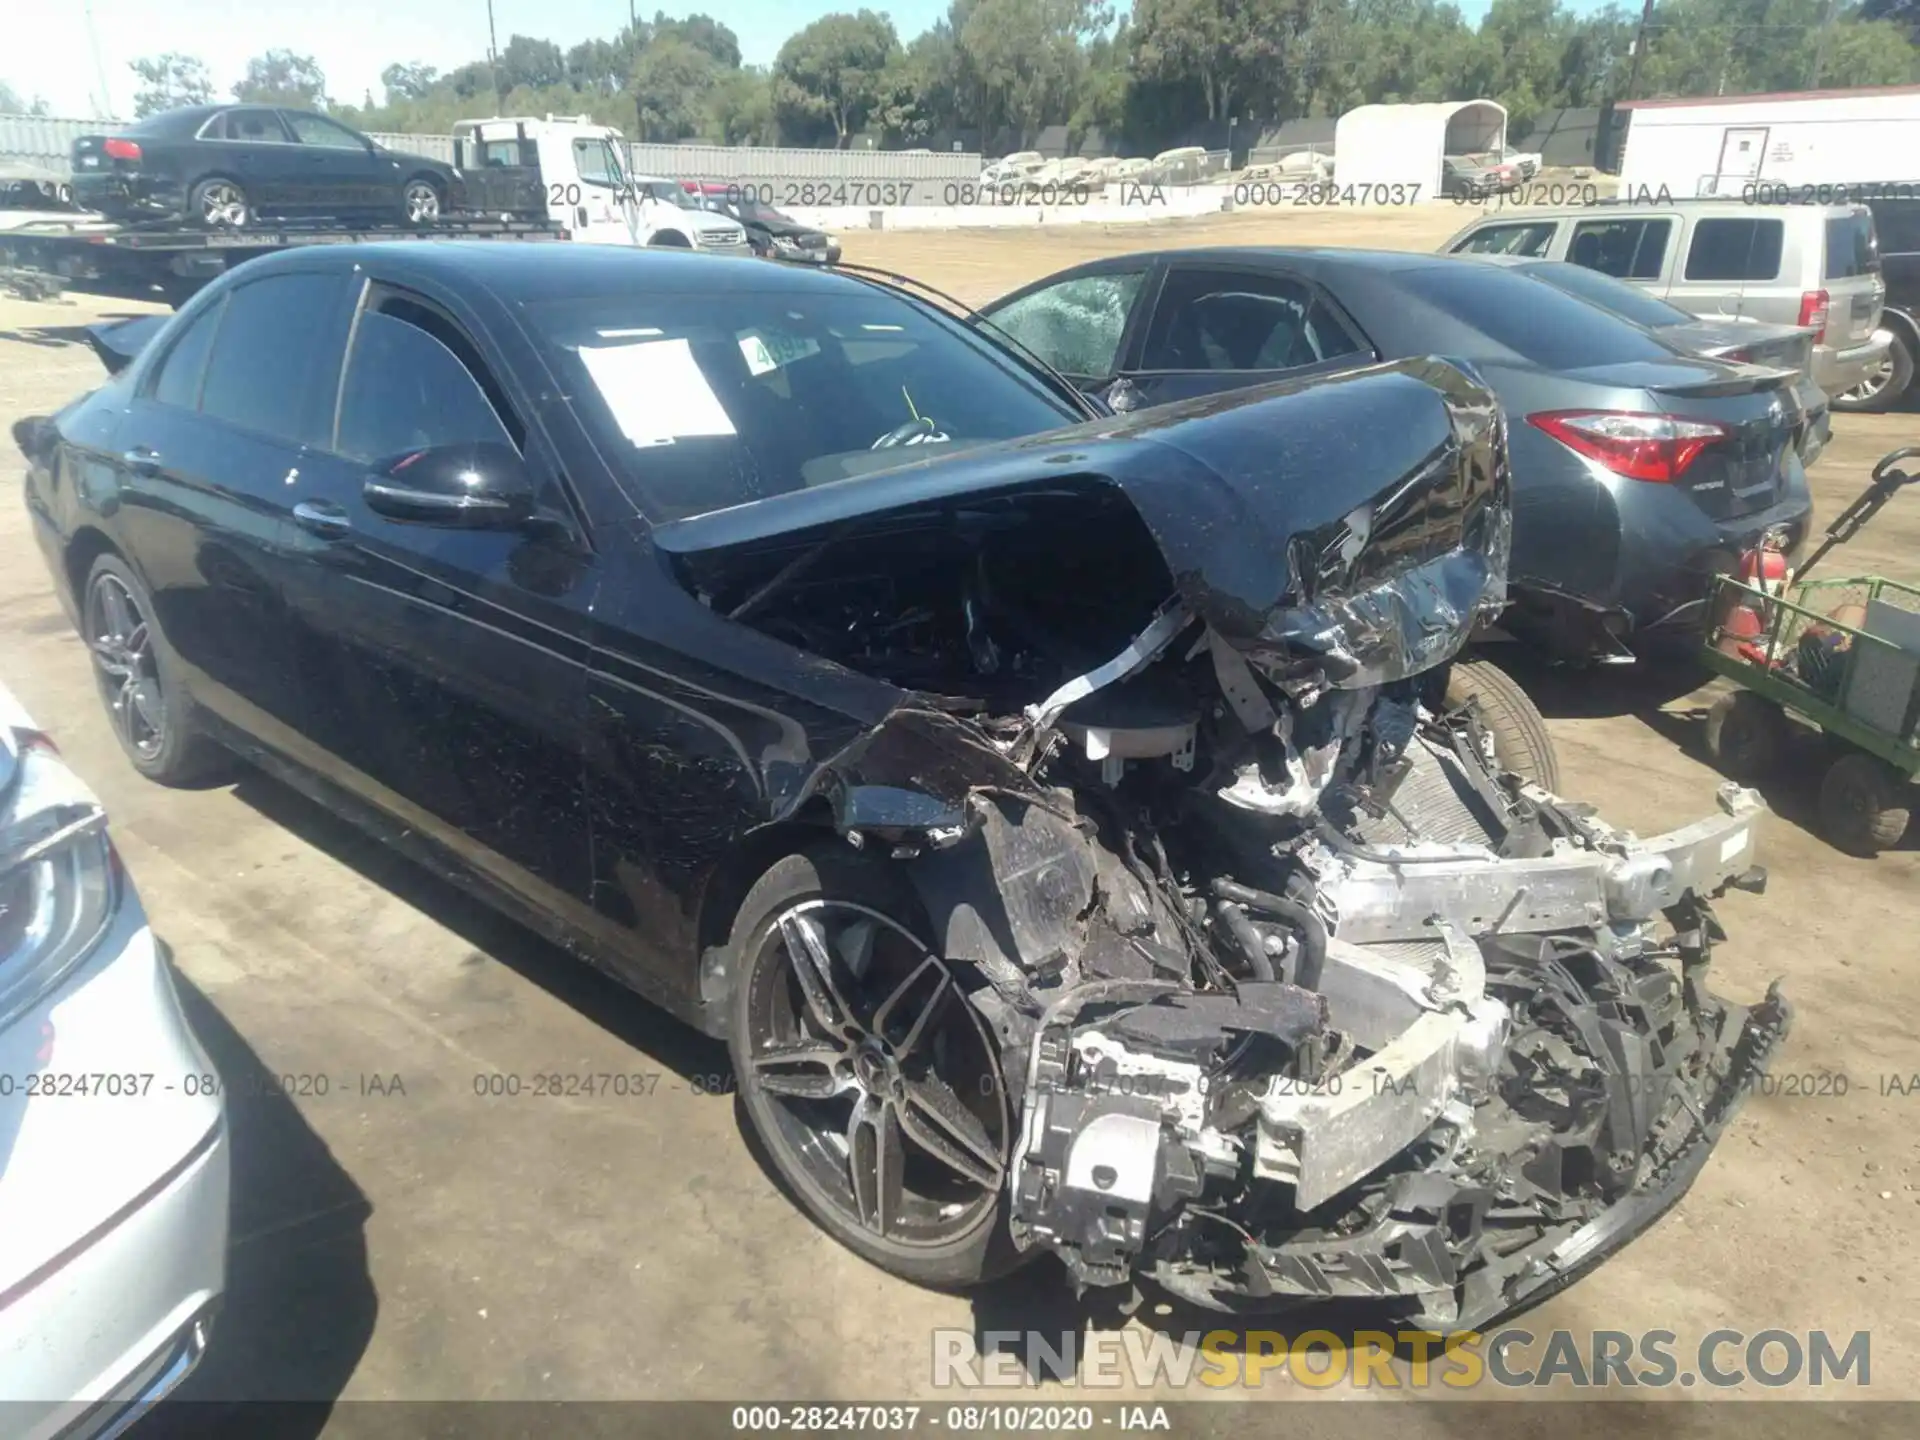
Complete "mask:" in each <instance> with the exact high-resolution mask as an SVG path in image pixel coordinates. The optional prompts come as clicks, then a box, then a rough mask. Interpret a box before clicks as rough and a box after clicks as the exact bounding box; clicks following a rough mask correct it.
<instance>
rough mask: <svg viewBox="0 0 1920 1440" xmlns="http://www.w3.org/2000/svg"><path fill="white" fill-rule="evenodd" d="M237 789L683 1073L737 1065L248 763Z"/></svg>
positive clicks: (619, 987) (572, 958) (614, 983)
mask: <svg viewBox="0 0 1920 1440" xmlns="http://www.w3.org/2000/svg"><path fill="white" fill-rule="evenodd" d="M233 794H234V797H235V798H236V799H238V800H241V801H242V802H244V803H245V804H247V805H249V806H251V807H252V808H253V809H254V810H256V811H258V812H259V813H260V814H261V815H262V816H263V817H265V818H266V819H268V820H271V821H272V822H273V823H274V824H276V825H278V826H280V827H281V828H283V829H285V830H287V831H289V832H290V833H292V834H294V835H296V836H298V837H299V838H300V839H301V840H303V841H305V842H306V843H307V844H309V845H311V846H313V847H314V848H316V849H318V850H322V851H324V852H325V853H326V854H328V855H330V856H331V857H332V858H333V859H335V860H337V861H339V862H340V863H341V864H343V865H346V866H348V867H349V868H351V869H353V870H354V871H356V872H357V873H358V874H360V875H361V876H362V877H363V878H365V879H366V880H368V881H370V882H372V883H373V884H375V885H377V886H379V887H380V888H381V889H382V890H384V891H386V892H387V893H388V894H390V895H392V896H393V897H394V898H395V899H397V900H399V901H401V902H402V903H404V904H407V905H410V906H412V907H413V908H414V909H416V910H418V911H420V912H421V913H422V914H424V915H426V916H428V917H429V918H430V919H432V920H433V921H434V922H435V923H436V924H438V925H441V926H442V927H444V928H445V929H447V930H450V931H451V932H453V933H454V934H455V935H458V936H459V937H460V938H461V939H462V940H464V941H465V942H466V943H467V944H468V945H470V946H472V947H473V949H474V950H475V951H476V952H477V953H478V954H480V955H482V956H484V957H486V958H487V959H490V960H494V961H497V962H499V963H500V964H502V965H505V966H506V967H507V968H508V969H510V970H512V971H513V972H514V973H515V974H517V975H519V976H521V977H522V978H523V979H526V980H528V981H530V982H531V983H533V984H535V985H538V986H539V987H540V988H541V989H542V990H544V991H546V992H547V994H549V995H551V996H552V997H553V998H554V999H556V1000H558V1001H560V1003H561V1004H563V1005H566V1006H568V1007H569V1008H571V1009H573V1010H576V1011H578V1012H579V1013H580V1014H581V1015H584V1016H585V1017H586V1018H587V1019H589V1020H591V1021H592V1022H593V1023H594V1024H596V1025H598V1026H599V1027H600V1028H601V1029H603V1030H605V1031H607V1032H608V1033H609V1034H611V1035H613V1036H615V1037H616V1038H618V1039H619V1040H621V1041H622V1042H624V1043H625V1044H627V1045H629V1046H631V1047H632V1048H633V1049H635V1050H637V1051H640V1052H641V1053H643V1054H645V1055H646V1056H648V1057H649V1058H650V1059H652V1060H655V1061H658V1062H659V1063H660V1064H661V1065H664V1066H666V1067H667V1068H668V1069H670V1070H672V1071H673V1072H674V1073H675V1074H676V1075H678V1076H679V1077H680V1078H681V1079H683V1080H692V1079H694V1078H695V1077H699V1078H700V1079H701V1080H702V1081H703V1082H704V1081H706V1080H708V1079H711V1077H713V1076H715V1075H716V1074H725V1073H726V1072H727V1071H728V1069H729V1066H728V1061H727V1048H726V1046H725V1045H723V1044H722V1043H720V1042H719V1041H717V1040H713V1039H710V1038H709V1037H707V1036H705V1035H703V1034H701V1033H700V1032H699V1031H697V1030H695V1029H694V1028H693V1027H692V1026H690V1025H688V1024H686V1023H684V1022H683V1021H681V1020H679V1019H677V1018H675V1017H674V1016H672V1015H670V1014H668V1013H667V1012H666V1011H665V1010H663V1009H662V1008H660V1007H659V1006H658V1005H656V1004H654V1003H653V1002H652V1001H650V1000H647V999H646V998H644V997H643V996H641V995H639V994H637V993H636V992H634V991H633V990H630V989H629V988H627V987H626V986H625V985H623V984H621V983H620V982H619V981H618V980H616V979H614V978H613V977H612V976H610V975H608V974H606V973H605V972H604V971H601V970H598V969H595V968H594V967H593V966H592V965H591V964H589V963H588V962H587V961H585V960H583V959H582V958H581V957H580V956H578V955H574V954H571V953H569V952H568V951H566V950H565V949H563V948H561V947H560V946H558V945H555V944H553V943H552V942H551V941H549V940H547V939H545V938H543V937H542V936H540V935H538V934H536V933H534V932H533V931H532V930H529V929H528V928H527V927H526V926H524V925H522V924H520V923H519V922H518V921H516V920H514V919H512V918H511V917H510V916H507V915H503V914H501V913H500V912H499V911H498V910H495V909H494V908H493V907H492V906H490V905H488V904H487V903H486V902H485V901H483V900H480V899H478V898H476V897H475V896H473V895H471V894H469V893H468V892H467V891H465V890H463V889H461V888H460V887H459V886H457V885H455V884H454V883H453V882H452V881H451V880H446V879H442V878H441V877H440V876H438V875H436V874H434V873H433V872H432V871H430V870H428V869H427V868H426V867H425V866H423V865H421V864H419V863H417V862H416V861H414V860H412V859H410V858H409V857H407V856H406V855H403V854H401V853H400V852H399V851H398V850H395V849H393V848H392V847H391V846H389V845H387V844H385V843H384V842H383V841H381V840H379V839H377V838H376V837H374V836H372V835H369V834H368V833H367V832H366V831H364V830H361V829H360V828H359V827H358V826H356V825H354V824H353V823H352V822H351V821H348V820H344V819H342V818H341V817H339V816H338V815H335V814H334V813H333V812H332V811H330V810H328V809H326V808H325V807H323V806H322V805H320V804H319V803H318V802H317V801H315V800H312V799H310V798H309V797H308V796H306V795H304V794H302V793H300V792H299V791H297V790H295V789H293V788H292V787H291V786H289V785H286V784H284V783H282V782H281V781H279V780H277V779H274V778H273V777H271V776H269V775H267V774H265V773H264V772H262V771H259V770H255V769H252V768H251V767H246V768H244V769H242V771H241V773H240V775H239V778H238V779H237V780H236V781H235V783H234V786H233Z"/></svg>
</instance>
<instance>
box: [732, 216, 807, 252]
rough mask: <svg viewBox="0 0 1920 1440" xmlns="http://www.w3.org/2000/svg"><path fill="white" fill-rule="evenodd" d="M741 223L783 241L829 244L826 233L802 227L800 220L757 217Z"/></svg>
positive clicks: (805, 226)
mask: <svg viewBox="0 0 1920 1440" xmlns="http://www.w3.org/2000/svg"><path fill="white" fill-rule="evenodd" d="M740 223H741V224H743V225H745V226H746V227H747V228H748V229H749V230H760V231H764V232H765V233H766V234H767V235H769V236H776V235H777V236H779V237H780V238H781V239H783V240H810V241H813V242H815V243H817V244H820V245H825V244H826V243H827V237H826V234H825V232H824V231H821V230H820V229H818V228H816V227H815V226H812V225H802V224H801V223H800V222H799V221H798V220H767V219H763V218H761V217H759V216H756V217H755V218H753V219H752V220H743V221H741V222H740Z"/></svg>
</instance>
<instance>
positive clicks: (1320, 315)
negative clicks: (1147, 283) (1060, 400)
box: [1141, 269, 1364, 370]
mask: <svg viewBox="0 0 1920 1440" xmlns="http://www.w3.org/2000/svg"><path fill="white" fill-rule="evenodd" d="M1363 348H1364V347H1363V346H1362V345H1361V344H1360V342H1359V341H1358V340H1356V339H1354V337H1353V335H1352V333H1351V332H1350V331H1349V330H1348V329H1347V327H1346V326H1345V325H1343V324H1342V323H1341V322H1340V319H1339V317H1338V316H1336V315H1335V314H1334V313H1333V312H1332V311H1331V310H1329V309H1328V308H1327V306H1326V304H1325V303H1324V302H1323V301H1321V299H1320V298H1319V296H1318V295H1317V294H1316V293H1315V292H1314V290H1313V288H1312V287H1311V286H1309V285H1308V284H1306V283H1305V282H1304V281H1302V280H1299V279H1296V278H1295V277H1293V276H1290V275H1256V274H1251V273H1246V272H1236V271H1231V270H1187V269H1177V270H1175V271H1174V272H1173V273H1172V274H1171V275H1169V276H1168V277H1167V283H1166V285H1165V286H1164V287H1163V288H1162V290H1161V292H1160V299H1159V301H1158V302H1157V303H1156V305H1155V306H1154V312H1153V323H1152V325H1151V326H1150V327H1149V328H1148V330H1147V346H1146V353H1145V354H1144V355H1143V356H1142V358H1141V369H1143V370H1295V369H1300V368H1302V367H1304V366H1308V365H1318V364H1319V363H1320V362H1321V361H1323V360H1333V359H1337V358H1339V357H1340V356H1342V355H1354V354H1358V353H1360V352H1361V350H1362V349H1363Z"/></svg>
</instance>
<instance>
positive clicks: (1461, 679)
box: [1446, 660, 1560, 794]
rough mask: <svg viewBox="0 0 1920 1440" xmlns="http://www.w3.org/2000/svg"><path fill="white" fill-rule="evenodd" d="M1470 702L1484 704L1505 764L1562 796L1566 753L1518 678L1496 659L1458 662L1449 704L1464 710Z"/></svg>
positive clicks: (1486, 719)
mask: <svg viewBox="0 0 1920 1440" xmlns="http://www.w3.org/2000/svg"><path fill="white" fill-rule="evenodd" d="M1469 700H1474V701H1477V702H1478V703H1479V707H1480V719H1481V722H1482V723H1483V724H1484V725H1485V726H1486V728H1487V734H1488V735H1489V736H1490V737H1491V738H1492V740H1493V753H1494V758H1495V759H1496V760H1497V761H1499V763H1500V767H1501V768H1502V769H1503V770H1511V771H1512V772H1513V773H1514V774H1516V775H1519V776H1521V777H1523V778H1525V779H1528V780H1531V781H1532V782H1533V783H1534V784H1536V785H1538V786H1540V787H1541V788H1542V789H1544V790H1551V791H1553V792H1555V793H1556V794H1557V793H1558V792H1559V790H1560V757H1559V755H1558V754H1557V753H1556V752H1555V750H1554V748H1553V737H1552V736H1551V735H1549V734H1548V733H1547V722H1546V717H1545V716H1543V715H1541V713H1540V709H1539V707H1538V706H1537V705H1535V704H1534V703H1533V701H1531V700H1529V699H1528V698H1527V692H1526V691H1524V690H1522V689H1521V688H1520V686H1519V684H1518V683H1517V682H1516V681H1515V680H1514V678H1513V677H1512V676H1511V675H1509V674H1507V672H1506V671H1504V670H1502V669H1501V668H1500V667H1499V666H1497V665H1495V664H1494V663H1493V662H1492V661H1490V660H1456V661H1454V662H1453V667H1452V669H1451V670H1450V671H1449V672H1448V674H1447V695H1446V704H1447V708H1448V709H1450V710H1452V709H1458V708H1459V707H1460V706H1462V705H1465V704H1466V703H1467V702H1468V701H1469Z"/></svg>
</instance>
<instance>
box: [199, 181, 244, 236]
mask: <svg viewBox="0 0 1920 1440" xmlns="http://www.w3.org/2000/svg"><path fill="white" fill-rule="evenodd" d="M190 204H191V206H192V209H193V213H194V215H195V216H196V217H197V218H198V219H199V221H200V223H201V224H202V225H204V226H206V227H207V228H208V229H209V230H244V229H246V228H247V226H248V225H250V224H251V223H252V222H253V210H252V208H251V207H250V206H249V205H248V204H247V192H246V191H245V190H242V189H241V188H240V185H239V183H238V182H237V181H233V180H229V179H227V178H226V177H224V176H215V177H214V178H213V179H211V180H202V181H201V182H200V183H199V184H198V185H196V186H194V187H193V197H192V200H191V201H190Z"/></svg>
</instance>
